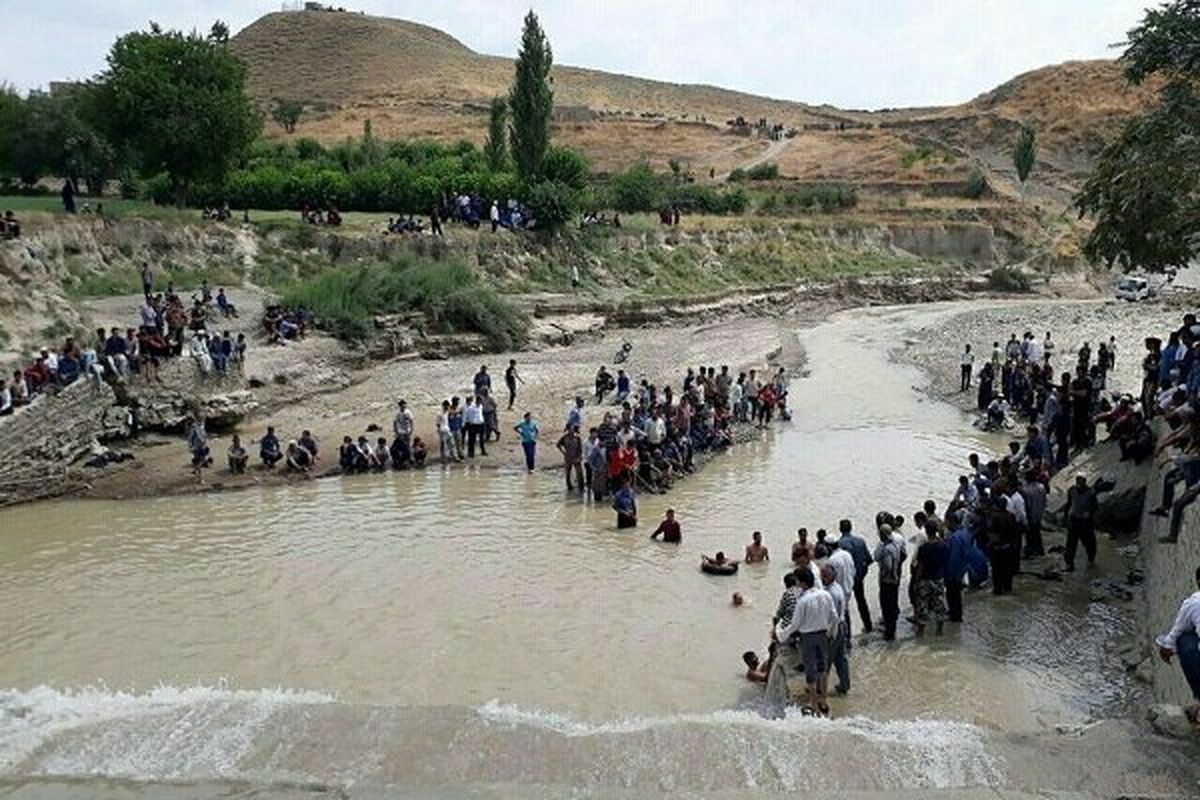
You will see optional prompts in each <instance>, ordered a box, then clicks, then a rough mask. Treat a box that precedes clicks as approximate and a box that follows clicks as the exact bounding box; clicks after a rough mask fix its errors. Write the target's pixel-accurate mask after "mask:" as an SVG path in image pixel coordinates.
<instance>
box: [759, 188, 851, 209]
mask: <svg viewBox="0 0 1200 800" xmlns="http://www.w3.org/2000/svg"><path fill="white" fill-rule="evenodd" d="M857 205H858V192H857V191H855V189H854V187H853V186H850V185H848V184H844V183H813V184H803V185H800V186H795V187H790V188H788V189H785V190H783V191H781V192H779V193H778V194H776V193H772V194H769V195H767V196H766V197H764V198H763V200H762V202H760V203H759V206H758V210H759V213H762V214H772V213H789V212H796V211H804V212H808V211H820V212H823V213H825V214H829V213H832V212H834V211H843V210H846V209H851V208H854V207H855V206H857Z"/></svg>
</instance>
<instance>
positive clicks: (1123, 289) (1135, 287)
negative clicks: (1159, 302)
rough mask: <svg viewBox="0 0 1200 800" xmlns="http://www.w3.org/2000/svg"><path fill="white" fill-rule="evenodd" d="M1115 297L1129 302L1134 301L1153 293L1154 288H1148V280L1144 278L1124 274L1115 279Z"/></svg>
mask: <svg viewBox="0 0 1200 800" xmlns="http://www.w3.org/2000/svg"><path fill="white" fill-rule="evenodd" d="M1116 294H1117V299H1118V300H1128V301H1130V302H1131V303H1136V302H1137V301H1139V300H1147V299H1149V298H1150V297H1151V296H1152V295H1153V294H1154V290H1152V289H1151V288H1150V282H1149V281H1147V280H1146V279H1145V278H1135V277H1133V276H1131V275H1126V276H1125V277H1123V278H1121V280H1119V281H1117V291H1116Z"/></svg>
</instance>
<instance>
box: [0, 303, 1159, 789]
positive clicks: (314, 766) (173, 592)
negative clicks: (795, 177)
mask: <svg viewBox="0 0 1200 800" xmlns="http://www.w3.org/2000/svg"><path fill="white" fill-rule="evenodd" d="M951 310H952V309H950V308H941V309H930V308H924V309H919V310H914V309H883V310H868V311H857V312H848V313H844V314H839V315H836V316H834V317H833V318H832V319H831V321H829V322H827V323H825V324H823V325H820V326H818V327H815V328H811V329H807V330H802V331H799V332H798V333H796V334H795V335H797V336H798V337H799V339H800V341H801V343H802V344H803V346H804V348H805V350H806V352H807V359H808V360H807V367H806V369H807V371H808V374H807V376H806V377H805V378H803V379H798V380H795V381H794V383H793V385H792V393H791V397H790V400H791V405H792V406H793V408H794V409H795V410H796V412H797V413H796V415H795V419H794V420H793V421H792V422H791V423H790V424H787V425H780V426H776V427H775V428H774V429H773V430H772V431H771V432H770V433H769V434H768V435H766V436H765V437H764V438H763V439H762V440H761V441H760V442H756V443H754V444H750V445H746V446H741V447H738V448H736V449H735V450H734V451H733V452H731V453H728V454H726V455H724V456H722V457H719V458H717V459H715V460H714V461H712V462H710V464H709V465H708V466H707V467H706V468H705V469H704V470H703V471H702V473H701V474H699V475H697V476H695V477H693V478H692V479H689V480H688V481H686V482H685V483H684V484H682V485H681V486H680V487H678V488H677V489H676V490H675V491H673V492H672V493H671V494H670V495H668V496H665V497H642V498H641V501H640V502H641V514H642V518H643V520H644V521H643V526H642V527H641V528H639V529H637V530H636V532H632V533H631V532H626V531H621V532H618V531H616V530H615V527H614V520H613V515H612V512H611V511H610V510H609V509H608V508H607V507H606V506H603V507H592V506H591V505H588V504H587V503H584V502H582V501H578V500H575V499H564V494H563V491H562V488H561V484H560V478H559V475H558V473H557V472H554V473H551V472H549V471H546V472H541V473H539V474H537V475H535V476H532V477H527V476H525V475H523V474H521V473H520V472H518V471H517V470H515V469H514V470H511V471H509V470H499V471H495V470H492V471H471V470H464V469H459V468H455V469H451V470H445V471H444V470H442V469H441V468H431V469H427V470H426V471H424V472H422V473H419V474H407V473H404V474H395V475H382V476H363V477H356V478H350V479H337V478H334V479H329V480H322V481H313V482H309V483H306V484H303V485H295V486H290V487H277V488H271V489H261V490H251V491H242V492H231V493H218V494H210V495H199V496H190V497H174V498H163V499H156V500H139V501H130V502H60V503H48V504H38V505H32V506H27V507H18V508H15V509H11V510H6V511H3V512H0V531H2V534H0V571H2V572H0V619H2V620H3V623H2V625H0V688H2V689H4V690H5V691H0V772H3V773H5V774H9V775H18V776H22V775H23V776H31V775H32V776H36V775H68V776H79V775H108V776H122V777H130V778H139V779H164V780H215V779H247V780H251V781H257V782H272V781H284V780H288V781H318V782H330V783H339V784H343V785H362V784H371V785H375V784H377V785H385V784H386V785H414V786H426V787H443V788H444V787H447V786H476V787H477V786H485V787H508V788H507V789H506V791H505V792H501V795H502V796H503V795H505V794H507V795H508V796H516V795H517V794H519V793H520V792H519V791H518V788H521V787H530V786H577V787H578V786H582V787H623V788H625V789H628V790H631V791H634V792H635V793H636V792H638V791H640V790H645V791H650V790H653V791H665V792H671V791H672V790H677V789H685V788H686V789H689V790H695V791H703V790H712V791H717V790H730V791H732V790H741V789H750V788H757V789H760V790H761V789H792V788H804V787H822V788H860V789H881V788H888V787H905V786H910V787H948V788H952V787H966V786H988V787H1001V786H1008V785H1011V784H1012V781H1013V780H1014V778H1013V773H1014V772H1016V770H1014V769H1013V765H1012V764H1011V763H1010V762H1011V760H1012V757H1013V756H1012V749H1013V748H1014V747H1016V746H1017V745H1014V744H1013V742H1014V741H1016V740H1018V739H1020V737H1026V736H1033V737H1052V736H1054V733H1055V731H1056V729H1061V728H1062V727H1063V726H1068V727H1070V726H1081V725H1084V724H1085V723H1088V722H1089V721H1092V720H1096V719H1102V718H1105V717H1115V716H1119V715H1122V714H1124V713H1125V712H1126V711H1127V710H1128V707H1129V706H1130V704H1132V703H1135V702H1136V698H1137V690H1136V688H1135V687H1134V686H1133V685H1132V684H1131V683H1130V681H1129V680H1128V679H1127V678H1126V676H1125V675H1124V674H1123V673H1122V672H1121V671H1120V670H1119V668H1117V669H1114V665H1113V662H1112V656H1111V655H1109V653H1110V651H1111V649H1112V646H1111V643H1112V642H1113V641H1114V640H1115V639H1116V638H1118V637H1120V636H1122V635H1124V634H1127V633H1128V632H1129V631H1130V630H1131V629H1132V622H1131V620H1130V619H1129V618H1128V612H1124V611H1121V610H1119V609H1116V608H1114V607H1112V606H1109V605H1105V604H1101V603H1089V602H1088V599H1087V593H1086V589H1085V588H1083V586H1084V584H1083V583H1082V582H1076V583H1071V582H1068V583H1066V584H1057V583H1042V582H1038V581H1031V580H1028V581H1023V582H1022V583H1021V584H1019V587H1018V589H1019V591H1018V593H1017V595H1016V596H1014V597H1009V598H1003V599H999V600H997V599H993V598H991V597H990V596H969V598H968V607H967V616H968V620H967V622H966V623H965V624H964V625H962V626H961V627H952V628H951V629H949V630H948V631H947V634H946V635H945V636H944V637H942V638H941V639H933V638H931V639H929V640H927V641H923V642H917V641H914V640H913V639H912V638H911V636H910V635H908V634H907V632H906V631H905V626H904V625H903V623H902V625H901V629H902V636H901V639H902V640H901V641H899V642H897V643H894V644H891V645H885V644H884V643H883V642H881V641H879V640H878V639H876V638H872V637H862V638H860V637H859V636H858V635H857V631H858V625H859V623H858V619H857V616H856V618H855V630H856V642H855V647H854V650H853V654H852V669H853V680H854V686H853V690H852V692H851V694H850V696H849V697H847V698H845V699H844V700H843V699H839V700H836V701H835V707H834V711H835V715H836V719H834V720H833V721H813V720H809V719H803V718H800V717H799V716H798V715H796V716H794V717H791V718H789V719H788V720H785V721H782V722H765V721H761V720H759V719H758V717H757V716H756V715H755V714H754V713H753V711H751V710H749V709H748V708H747V705H748V704H749V703H750V702H751V701H752V700H753V697H754V691H753V689H752V688H751V687H749V686H748V685H746V684H745V682H744V681H743V680H742V679H741V677H740V669H739V667H740V659H739V656H740V653H741V652H742V651H743V650H747V649H757V650H759V651H760V652H761V651H763V650H764V649H765V645H766V641H767V633H768V626H769V621H770V617H771V614H772V612H773V609H774V605H775V602H776V600H777V598H778V595H779V591H780V588H781V576H782V574H783V572H784V571H785V569H786V567H787V556H788V551H789V548H790V545H791V543H792V541H793V540H794V538H795V532H796V529H797V527H798V526H800V525H804V526H807V527H808V528H809V529H810V530H815V529H816V528H818V527H826V528H829V529H831V530H833V529H835V528H836V525H837V520H838V519H839V518H841V517H843V516H847V517H850V518H852V519H853V520H854V521H855V522H856V523H857V525H858V527H859V528H860V530H863V531H864V532H867V535H868V541H871V542H872V544H873V537H872V536H871V535H870V532H869V528H868V526H869V524H870V521H871V519H872V518H873V516H874V514H875V512H876V511H877V510H879V509H881V508H886V509H890V510H893V511H897V512H901V513H904V514H905V515H906V516H910V517H911V513H912V511H913V510H915V509H917V508H919V507H920V503H921V501H923V500H925V499H926V498H927V497H934V498H936V499H937V500H938V501H939V505H941V504H944V503H945V501H946V500H947V499H948V497H949V494H950V492H951V491H952V489H953V486H954V482H955V479H956V477H957V475H958V474H959V473H960V472H961V471H962V468H963V465H964V464H965V462H966V457H967V454H968V453H969V452H971V451H972V450H982V451H987V452H993V451H996V450H998V449H999V448H1000V447H1001V446H1002V444H1003V441H1002V440H999V439H996V438H994V437H993V438H987V437H981V436H980V435H979V434H976V433H974V432H973V430H972V428H971V426H970V425H969V420H968V419H967V418H966V417H965V416H964V415H963V414H962V413H961V412H959V411H958V410H956V409H954V408H952V407H950V406H948V405H946V404H943V403H940V402H938V401H936V400H932V399H929V398H928V397H926V396H925V395H924V394H922V393H921V392H920V391H918V388H917V387H919V386H920V385H921V384H922V383H923V378H922V375H921V374H920V373H919V372H918V371H917V370H915V369H912V368H909V367H906V366H903V365H899V364H896V363H893V362H891V361H890V360H889V358H888V355H887V352H888V349H889V348H891V347H894V346H895V345H897V344H898V343H899V342H900V341H902V340H903V338H904V337H905V336H906V335H907V332H908V331H909V330H911V329H912V328H913V325H914V322H915V321H918V320H919V321H920V322H921V324H928V322H929V320H930V319H931V318H932V315H936V314H944V313H950V312H951ZM635 368H636V365H635ZM668 504H669V505H670V506H672V507H674V508H676V509H678V511H679V515H680V519H681V521H682V525H683V529H684V542H683V544H682V545H681V546H672V545H664V544H660V543H656V542H651V541H649V540H648V538H647V537H648V535H649V533H650V530H651V529H652V528H651V526H650V522H651V521H652V520H657V519H658V518H659V517H660V516H661V514H662V512H663V510H664V509H665V508H666V507H667V506H668ZM755 529H759V530H762V531H763V532H764V540H765V542H766V544H767V545H768V546H769V547H770V549H771V553H772V556H773V557H774V559H775V561H774V562H772V563H770V564H766V565H761V566H760V565H754V566H748V567H743V569H742V570H741V572H740V574H739V575H737V576H735V577H732V578H717V577H711V576H705V575H702V574H701V573H700V572H699V570H698V568H697V567H698V561H699V556H700V553H701V552H712V551H715V550H718V549H724V550H725V551H726V552H740V550H741V549H742V548H743V547H744V546H745V544H746V542H747V541H748V540H749V535H750V532H751V531H752V530H755ZM871 583H872V584H873V574H872V580H871ZM734 591H740V592H742V593H743V594H744V595H745V596H746V597H748V598H749V599H750V605H749V607H743V608H733V607H732V606H731V604H730V602H729V600H730V595H731V593H732V592H734ZM871 597H872V605H873V606H874V607H875V608H876V610H877V608H878V606H877V604H875V600H874V596H873V585H872V592H871ZM1030 747H1031V749H1040V746H1037V745H1031V746H1030ZM850 752H853V754H854V755H853V758H852V759H851V762H845V761H843V757H842V756H839V753H850ZM1131 758H1132V756H1131ZM521 790H522V791H524V788H522V789H521Z"/></svg>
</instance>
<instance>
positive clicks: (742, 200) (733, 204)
mask: <svg viewBox="0 0 1200 800" xmlns="http://www.w3.org/2000/svg"><path fill="white" fill-rule="evenodd" d="M666 202H667V204H668V205H676V206H679V208H680V209H681V210H682V211H686V212H689V213H693V214H695V213H701V214H740V213H742V212H743V211H745V210H746V205H747V202H748V201H747V198H746V193H745V192H744V191H742V190H741V189H734V190H733V191H731V192H719V191H717V190H716V189H714V188H712V187H711V186H697V185H696V184H687V185H685V186H677V187H674V188H673V189H671V191H670V194H669V195H668V196H667V198H666Z"/></svg>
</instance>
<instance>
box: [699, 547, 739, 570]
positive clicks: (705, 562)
mask: <svg viewBox="0 0 1200 800" xmlns="http://www.w3.org/2000/svg"><path fill="white" fill-rule="evenodd" d="M737 565H738V562H737V561H734V560H732V559H728V558H726V557H725V553H724V552H723V551H720V550H718V551H717V554H716V555H715V556H713V557H712V558H709V557H708V556H706V555H701V556H700V567H701V569H703V568H705V567H709V568H715V569H717V570H718V571H725V570H729V571H730V572H732V571H734V570H735V569H737Z"/></svg>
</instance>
